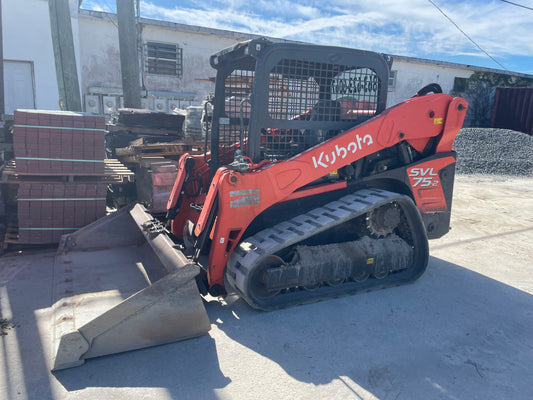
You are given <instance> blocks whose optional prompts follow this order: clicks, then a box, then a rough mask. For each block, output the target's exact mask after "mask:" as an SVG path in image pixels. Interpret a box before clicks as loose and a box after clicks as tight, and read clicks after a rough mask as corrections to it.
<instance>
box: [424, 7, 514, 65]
mask: <svg viewBox="0 0 533 400" xmlns="http://www.w3.org/2000/svg"><path fill="white" fill-rule="evenodd" d="M428 1H429V2H430V3H431V4H433V5H434V6H435V8H436V9H437V10H439V11H440V13H441V14H442V15H444V16H445V17H446V19H447V20H448V21H450V22H451V23H452V24H453V25H454V26H455V27H456V28H457V29H458V30H459V32H461V33H462V34H463V35H464V36H465V37H466V38H467V39H468V40H470V41H471V42H472V43H473V44H474V46H476V47H477V48H478V49H479V50H481V51H482V52H483V53H485V54H486V55H487V57H489V58H490V59H491V60H492V61H494V62H495V63H496V64H498V65H499V66H500V67H502V68H503V69H504V70H506V71H509V70H508V69H507V68H505V67H504V66H503V65H502V64H501V63H500V62H499V61H498V60H496V59H495V58H494V57H492V56H491V55H490V54H489V53H487V52H486V51H485V50H483V49H482V48H481V46H480V45H479V44H477V43H476V42H475V41H474V39H472V38H471V37H470V36H468V35H467V34H466V33H465V32H464V31H463V30H462V29H461V28H459V25H457V24H456V23H455V22H453V20H452V19H451V18H450V17H448V16H447V15H446V13H445V12H444V11H442V10H441V9H440V7H439V6H438V5H436V4H435V3H434V2H433V0H428Z"/></svg>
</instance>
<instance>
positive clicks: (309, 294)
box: [53, 39, 468, 369]
mask: <svg viewBox="0 0 533 400" xmlns="http://www.w3.org/2000/svg"><path fill="white" fill-rule="evenodd" d="M210 61H211V65H212V66H213V67H214V68H215V69H216V70H217V76H216V88H215V96H214V99H213V103H212V107H213V113H212V118H211V120H210V121H209V122H208V123H207V131H208V135H207V136H208V138H206V141H207V140H210V152H207V153H206V154H203V155H189V154H185V155H183V156H182V157H181V159H180V161H179V173H178V177H177V179H176V182H175V185H174V188H173V191H172V194H171V196H170V199H169V201H168V206H167V208H168V213H167V218H168V223H167V224H166V225H165V224H164V223H160V222H159V221H157V220H154V219H153V218H152V216H150V215H149V214H148V213H147V212H146V210H144V208H143V207H142V206H141V205H135V206H133V207H131V208H128V209H123V210H121V211H119V212H117V213H115V214H113V215H110V216H108V217H106V218H103V219H102V220H99V221H96V222H95V223H93V224H91V225H89V226H87V227H86V228H83V229H81V230H80V231H78V232H76V233H74V234H70V235H66V236H64V237H63V239H62V243H61V244H60V248H59V251H58V255H57V259H56V264H55V268H56V273H55V278H56V280H57V282H58V283H57V285H56V288H55V296H56V303H55V305H54V309H55V317H54V337H55V339H56V341H55V343H56V344H55V347H56V348H57V351H56V352H55V357H54V360H53V368H54V369H62V368H68V367H71V366H75V365H79V364H82V363H83V362H84V360H85V359H87V358H90V357H96V356H101V355H104V354H111V353H116V352H121V351H126V350H132V349H137V348H142V347H147V346H152V345H157V344H162V343H168V342H172V341H177V340H181V339H186V338H191V337H195V336H199V335H202V334H205V333H207V332H208V331H209V329H210V323H209V319H208V317H207V314H206V311H205V308H204V305H203V299H202V295H206V294H207V293H209V294H211V295H213V296H224V295H226V294H227V293H230V292H231V293H237V294H238V295H239V296H241V297H242V298H243V299H244V300H245V301H246V302H247V303H249V304H250V306H252V307H254V308H257V309H261V310H274V309H279V308H283V307H288V306H293V305H299V304H305V303H311V302H315V301H319V300H323V299H328V298H334V297H338V296H343V295H350V294H354V293H358V292H365V291H369V290H373V289H378V288H386V287H391V286H395V285H400V284H404V283H409V282H412V281H414V280H416V279H417V278H418V277H419V276H420V275H421V274H422V273H423V272H424V270H425V269H426V266H427V263H428V258H429V254H428V252H429V250H428V239H433V238H439V237H441V236H442V235H444V234H446V233H447V232H448V230H449V223H450V211H451V204H452V191H453V183H454V175H455V160H456V155H455V152H454V151H453V150H452V145H453V141H454V139H455V136H456V135H457V133H458V131H459V129H460V128H461V126H462V124H463V120H464V117H465V114H466V110H467V106H468V105H467V103H466V102H465V100H463V99H461V98H452V97H450V96H449V95H446V94H443V93H442V90H441V89H440V87H439V86H438V85H436V84H431V85H428V86H426V87H425V88H423V89H421V90H420V91H419V92H418V93H417V94H416V95H415V96H414V97H413V98H410V99H408V100H406V101H404V102H403V103H400V104H398V105H396V106H394V107H391V108H388V109H387V108H386V97H387V83H388V77H389V70H390V66H391V63H392V60H391V59H390V58H389V57H386V56H383V55H380V54H376V53H371V52H366V51H360V50H353V49H344V48H337V47H325V46H314V45H303V44H292V43H272V42H269V41H267V40H264V39H257V40H251V41H247V42H244V43H240V44H238V45H236V46H234V47H232V48H228V49H225V50H222V51H220V52H218V53H216V54H214V55H213V56H212V57H211V60H210ZM168 227H170V232H169V231H168V230H167V229H168Z"/></svg>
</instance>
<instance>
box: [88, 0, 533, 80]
mask: <svg viewBox="0 0 533 400" xmlns="http://www.w3.org/2000/svg"><path fill="white" fill-rule="evenodd" d="M512 2H513V3H516V4H521V5H523V6H525V7H529V8H532V9H533V0H513V1H512ZM432 3H434V4H432ZM435 5H437V6H438V7H439V8H440V9H441V10H442V12H444V13H445V14H446V15H447V16H448V17H449V18H450V19H451V20H452V21H453V22H454V23H455V24H456V25H457V26H458V27H459V28H460V29H461V30H462V31H463V32H464V33H465V34H466V35H468V37H470V38H471V39H472V40H473V41H474V42H475V43H476V44H477V45H478V46H479V47H480V48H481V49H483V50H484V52H486V53H488V54H489V55H490V57H489V56H488V55H487V54H485V53H484V52H483V51H481V50H480V49H479V48H478V47H476V45H475V44H473V43H472V41H470V40H469V39H468V38H467V37H466V36H465V35H464V34H463V33H461V31H460V30H459V29H458V28H457V27H456V26H454V24H453V23H452V22H450V20H448V19H447V18H446V17H445V16H444V15H443V14H442V13H441V12H440V11H439V9H438V8H437V7H435ZM82 8H85V9H91V10H98V11H106V12H115V0H84V1H83V4H82ZM141 16H142V17H145V18H152V19H159V20H165V21H172V22H178V23H183V24H189V25H198V26H204V27H209V28H218V29H227V30H233V31H239V32H246V33H253V34H257V35H264V36H270V37H277V38H284V39H290V40H298V41H304V42H310V43H317V44H324V45H335V46H345V47H353V48H358V49H364V50H372V51H376V52H384V53H389V54H395V55H402V56H410V57H420V58H426V59H431V60H442V61H450V62H456V63H461V64H469V65H476V66H481V67H487V68H495V69H503V68H502V67H501V66H500V65H499V64H501V65H502V66H503V67H504V68H505V69H507V70H509V71H514V72H522V73H527V74H533V10H530V9H527V8H523V7H518V6H516V5H512V4H509V3H508V2H504V1H501V0H470V1H468V0H363V1H354V0H329V1H324V0H290V1H289V0H255V1H250V0H246V1H245V0H213V1H206V0H179V1H178V0H142V1H141ZM491 57H492V58H493V59H494V60H496V61H494V60H493V59H491ZM498 63H499V64H498Z"/></svg>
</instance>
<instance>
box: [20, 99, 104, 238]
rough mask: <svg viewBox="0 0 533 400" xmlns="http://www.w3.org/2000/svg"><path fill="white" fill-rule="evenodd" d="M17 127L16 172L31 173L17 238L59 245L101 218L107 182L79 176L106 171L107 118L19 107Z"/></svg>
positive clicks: (24, 185) (22, 189)
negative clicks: (84, 180) (105, 140)
mask: <svg viewBox="0 0 533 400" xmlns="http://www.w3.org/2000/svg"><path fill="white" fill-rule="evenodd" d="M14 125H15V129H14V132H13V148H14V153H15V165H16V167H15V168H16V172H17V174H20V175H21V176H24V177H25V178H28V176H31V183H30V182H28V183H26V182H23V181H21V182H20V183H19V188H18V226H19V239H18V242H19V243H27V244H41V243H56V242H58V241H59V239H60V238H61V235H63V234H66V233H71V232H74V231H75V230H76V229H79V228H81V227H83V226H85V225H87V224H89V223H91V222H93V221H95V220H97V219H98V218H101V217H103V216H104V215H105V212H106V200H105V198H106V193H107V184H106V183H105V182H91V183H89V182H87V181H86V182H83V178H82V179H81V181H80V177H82V176H99V175H104V158H105V143H104V131H105V119H104V117H99V116H91V115H84V114H81V113H73V112H59V111H42V110H17V111H15V120H14ZM54 176H55V177H56V178H54ZM74 176H77V177H76V179H75V181H74V182H72V181H73V180H74V179H73V177H74ZM66 177H69V182H65V181H64V180H65V178H66ZM92 179H93V180H94V178H92ZM54 180H55V181H54Z"/></svg>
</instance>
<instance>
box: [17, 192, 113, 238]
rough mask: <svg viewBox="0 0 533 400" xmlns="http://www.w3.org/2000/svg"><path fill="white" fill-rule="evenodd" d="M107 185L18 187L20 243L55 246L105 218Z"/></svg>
mask: <svg viewBox="0 0 533 400" xmlns="http://www.w3.org/2000/svg"><path fill="white" fill-rule="evenodd" d="M106 194H107V184H106V183H64V182H56V183H19V188H18V225H19V242H20V243H36V244H37V243H55V242H58V241H59V239H60V238H61V235H63V234H66V233H71V232H74V231H75V230H77V229H79V228H81V227H83V226H85V225H88V224H90V223H91V222H93V221H96V220H97V219H98V218H102V217H103V216H105V211H106Z"/></svg>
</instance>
